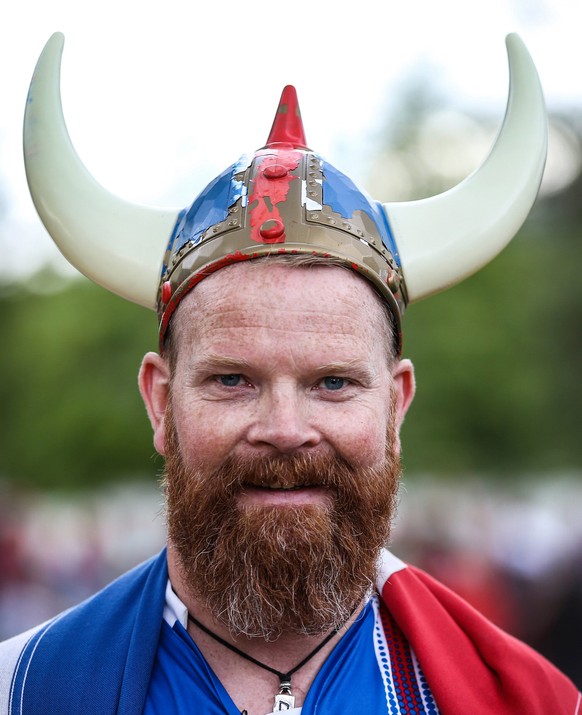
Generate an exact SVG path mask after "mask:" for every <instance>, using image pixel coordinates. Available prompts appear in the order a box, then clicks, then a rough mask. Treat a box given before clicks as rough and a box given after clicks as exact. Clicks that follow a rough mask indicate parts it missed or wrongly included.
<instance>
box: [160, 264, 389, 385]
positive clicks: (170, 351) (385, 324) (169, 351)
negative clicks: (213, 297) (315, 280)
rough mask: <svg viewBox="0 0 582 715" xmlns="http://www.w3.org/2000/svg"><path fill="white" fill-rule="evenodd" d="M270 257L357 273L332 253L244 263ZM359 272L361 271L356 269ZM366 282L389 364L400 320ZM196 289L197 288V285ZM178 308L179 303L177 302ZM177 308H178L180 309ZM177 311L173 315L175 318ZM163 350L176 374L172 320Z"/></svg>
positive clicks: (164, 356) (290, 265) (300, 266)
mask: <svg viewBox="0 0 582 715" xmlns="http://www.w3.org/2000/svg"><path fill="white" fill-rule="evenodd" d="M265 260H267V261H269V263H270V264H279V265H285V266H288V267H289V268H311V267H317V268H325V267H335V268H343V269H344V270H346V271H349V272H350V273H356V272H355V271H354V270H353V269H352V268H350V267H349V266H347V265H346V264H345V262H344V261H342V260H341V259H340V258H335V257H333V256H330V257H327V258H324V257H323V256H314V255H309V254H301V253H295V254H293V253H277V254H275V255H268V256H261V257H260V258H254V259H250V260H248V261H245V263H244V265H245V266H253V265H257V264H258V263H259V262H261V264H262V262H263V261H265ZM356 275H358V274H357V273H356ZM362 280H366V279H365V278H364V277H362ZM366 283H367V284H368V285H369V286H370V288H372V290H373V293H374V297H375V299H376V301H377V303H378V306H379V308H380V310H381V313H382V316H383V320H382V324H381V326H379V327H380V330H381V331H382V332H383V334H384V335H383V338H384V343H385V346H386V356H387V361H388V364H389V365H392V364H393V363H394V361H395V360H396V359H397V358H398V353H399V350H398V345H397V337H398V327H397V321H396V320H395V317H394V313H393V312H392V308H391V307H390V305H389V304H388V302H387V301H386V299H385V298H383V297H382V296H381V295H380V293H379V292H378V291H377V290H376V288H375V287H374V285H373V284H372V283H371V282H370V281H366ZM194 290H195V289H194ZM178 310H179V306H178ZM177 312H178V311H176V313H177ZM176 313H175V314H174V316H173V320H176ZM161 353H162V357H163V358H164V359H165V360H167V361H168V364H169V366H170V372H171V374H172V375H173V374H174V370H175V367H176V361H177V359H178V354H177V353H178V348H177V345H176V340H175V336H174V331H173V330H172V324H171V321H170V325H169V326H168V329H167V331H166V335H165V338H164V343H163V345H162V348H161Z"/></svg>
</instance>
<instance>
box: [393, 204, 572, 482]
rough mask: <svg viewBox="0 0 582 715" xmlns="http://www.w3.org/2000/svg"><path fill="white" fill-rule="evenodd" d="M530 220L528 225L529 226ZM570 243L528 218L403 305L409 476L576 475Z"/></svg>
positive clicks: (567, 235) (568, 232)
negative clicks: (410, 389)
mask: <svg viewBox="0 0 582 715" xmlns="http://www.w3.org/2000/svg"><path fill="white" fill-rule="evenodd" d="M536 222H537V223H536ZM580 266H582V236H581V231H580V229H577V230H576V229H574V228H566V227H563V228H562V229H561V231H560V232H556V231H552V230H551V228H550V227H549V226H547V225H546V224H545V221H544V220H543V216H540V212H539V211H537V212H535V213H534V214H533V216H532V218H531V219H530V220H529V221H528V223H527V225H526V228H525V229H524V230H523V231H522V232H521V233H520V235H519V236H518V237H517V238H516V239H515V240H514V241H513V242H512V244H510V246H509V247H508V248H507V249H506V250H505V251H504V252H503V253H502V254H501V255H500V256H499V257H498V258H497V259H495V260H494V261H493V262H492V263H491V264H490V265H489V266H488V267H487V268H485V269H484V270H482V271H481V272H480V273H478V274H476V275H475V276H473V277H471V278H470V279H468V280H467V281H465V282H464V283H461V284H460V285H458V286H457V287H455V288H453V289H452V290H449V291H447V292H445V293H442V294H440V295H438V296H433V297H432V298H430V299H429V300H427V301H424V302H422V303H419V304H417V305H413V306H411V307H410V308H409V312H408V313H407V314H406V316H405V318H404V321H405V322H404V335H405V351H404V352H405V354H406V355H408V356H410V357H411V358H412V360H413V362H414V364H415V366H416V376H417V387H418V389H417V397H416V400H415V404H414V405H413V407H412V410H411V412H410V414H409V417H408V419H407V422H406V424H405V427H404V435H403V445H404V455H405V465H406V467H407V470H408V472H409V473H411V474H413V473H415V472H419V471H422V472H425V473H426V472H430V473H437V474H443V475H452V476H458V475H462V474H472V473H473V474H474V473H479V474H483V473H488V474H490V475H498V476H501V477H513V476H520V475H525V474H528V475H530V476H531V475H532V474H534V475H535V474H539V473H541V472H546V471H548V470H552V471H555V470H568V469H576V468H577V469H579V468H580V467H581V466H582V441H581V440H580V438H579V424H580V418H581V416H582V381H581V380H580V354H581V353H580V351H581V348H582V331H581V330H580V326H581V325H582V285H581V283H580V277H579V271H580V269H579V267H580Z"/></svg>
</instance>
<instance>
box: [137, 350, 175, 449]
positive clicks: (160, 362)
mask: <svg viewBox="0 0 582 715" xmlns="http://www.w3.org/2000/svg"><path fill="white" fill-rule="evenodd" d="M138 383H139V391H140V392H141V396H142V399H143V401H144V404H145V406H146V410H147V413H148V417H149V418H150V422H151V424H152V428H153V430H154V447H155V448H156V451H157V452H159V453H160V454H162V455H165V453H166V451H165V450H166V440H165V416H166V407H167V406H168V400H169V397H170V368H169V365H168V363H167V362H166V360H164V358H162V357H160V356H159V355H158V354H157V353H147V354H146V355H145V357H144V359H143V360H142V363H141V367H140V369H139V378H138Z"/></svg>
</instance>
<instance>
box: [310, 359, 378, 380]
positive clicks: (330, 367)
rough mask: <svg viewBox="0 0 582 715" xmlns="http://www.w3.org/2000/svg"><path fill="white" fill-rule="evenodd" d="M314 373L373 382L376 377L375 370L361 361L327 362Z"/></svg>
mask: <svg viewBox="0 0 582 715" xmlns="http://www.w3.org/2000/svg"><path fill="white" fill-rule="evenodd" d="M314 372H315V373H316V374H318V375H321V376H324V375H338V376H342V375H346V376H348V377H356V378H358V379H359V380H362V381H370V382H371V381H373V380H374V379H375V378H376V377H377V372H376V370H372V369H371V367H370V366H369V365H367V364H364V363H362V361H361V360H357V359H356V360H345V361H340V362H329V363H326V364H325V365H320V366H319V367H317V368H316V369H315V370H314Z"/></svg>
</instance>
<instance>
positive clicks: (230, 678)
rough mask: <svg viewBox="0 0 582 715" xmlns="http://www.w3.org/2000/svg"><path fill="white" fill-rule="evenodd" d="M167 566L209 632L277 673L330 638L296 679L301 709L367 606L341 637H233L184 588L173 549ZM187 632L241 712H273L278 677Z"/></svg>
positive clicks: (195, 629)
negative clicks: (306, 695) (341, 641)
mask: <svg viewBox="0 0 582 715" xmlns="http://www.w3.org/2000/svg"><path fill="white" fill-rule="evenodd" d="M168 565H169V576H170V581H171V583H172V587H173V589H174V591H175V592H176V594H177V595H178V597H179V598H180V600H181V601H182V602H183V603H184V605H185V606H186V608H187V609H188V612H189V613H190V614H191V615H192V616H194V618H195V619H196V620H197V621H199V622H200V623H201V624H203V625H204V626H205V627H206V628H207V629H210V630H211V631H212V633H213V634H214V635H215V636H218V637H220V638H221V639H223V640H224V641H226V642H227V643H229V644H231V645H233V646H235V647H236V648H238V649H239V650H241V651H243V652H244V653H245V654H246V655H248V656H251V657H252V658H254V659H256V660H258V661H261V662H262V663H264V664H266V665H268V666H270V667H271V668H273V669H275V670H277V671H281V672H283V673H286V672H289V671H290V670H292V669H293V668H295V666H296V665H297V664H298V663H300V662H301V661H302V660H303V659H304V658H305V657H306V656H308V655H309V654H310V653H311V652H312V651H313V650H314V649H315V648H317V646H318V645H319V644H320V643H322V642H323V641H324V640H325V639H326V638H328V637H329V636H330V635H331V637H330V638H329V641H328V642H327V643H325V644H324V645H323V647H322V648H321V650H320V651H318V652H317V653H316V654H315V655H314V656H313V658H311V659H309V661H308V662H307V663H306V664H305V665H304V666H303V667H302V668H300V669H299V670H298V671H297V672H296V673H294V675H293V679H292V680H293V693H294V695H295V698H296V702H295V705H296V706H300V705H301V704H302V702H303V698H304V696H305V694H306V693H307V690H308V689H309V686H310V685H311V683H312V681H313V679H314V678H315V676H316V674H317V672H318V671H319V669H320V668H321V666H322V665H323V663H324V662H325V660H326V658H327V656H328V655H329V654H330V653H331V651H332V650H333V648H334V647H335V645H336V644H337V643H338V641H339V640H340V639H341V637H342V636H343V635H344V633H345V632H346V631H347V630H348V629H349V627H350V626H351V625H352V623H353V622H354V620H355V619H356V618H357V617H358V615H359V614H360V613H361V611H362V609H363V606H364V601H362V603H360V604H358V606H357V607H356V609H355V610H354V612H353V614H352V616H351V617H350V619H349V620H348V621H347V622H346V623H345V624H344V625H343V626H342V627H341V628H340V629H339V630H338V631H337V633H331V634H330V632H327V633H322V634H318V635H313V636H308V635H302V634H298V633H295V632H293V631H283V632H282V634H281V635H280V637H279V638H277V640H275V641H269V640H266V639H264V638H260V637H248V636H244V635H239V636H233V635H232V634H231V633H230V631H229V629H228V627H227V626H226V625H225V624H223V623H220V622H218V621H216V620H215V618H214V616H213V614H212V612H211V611H210V609H208V608H207V607H206V606H204V605H203V604H202V603H201V602H200V599H198V598H197V597H196V595H195V594H194V593H192V590H191V589H190V588H189V587H188V585H187V584H186V583H185V580H184V578H183V575H182V572H181V569H180V566H179V563H178V560H177V559H176V556H175V553H174V552H173V551H172V549H171V547H169V549H168ZM188 632H189V634H190V636H191V637H192V639H193V640H194V642H195V643H196V645H197V646H198V648H199V649H200V651H201V653H202V654H203V656H204V658H205V659H206V661H207V662H208V664H209V666H210V667H211V668H212V670H213V671H214V672H215V674H216V676H217V677H218V678H219V680H220V681H221V682H222V684H223V685H224V687H225V688H226V690H227V691H228V692H229V694H230V695H231V697H232V699H233V700H234V702H235V704H236V705H237V707H239V709H240V710H243V709H245V710H247V711H248V713H249V715H253V713H255V712H256V713H258V714H259V715H264V713H266V712H270V711H271V710H272V708H273V693H274V692H276V691H277V689H278V687H279V684H280V683H279V678H278V677H277V676H276V675H273V674H272V673H270V672H267V671H265V670H263V669H262V668H260V667H258V666H256V665H255V664H253V663H252V662H249V661H248V660H246V659H244V658H242V657H241V656H240V655H238V654H237V653H235V652H232V651H231V650H229V649H228V648H226V647H225V646H224V645H223V644H221V643H219V642H217V640H216V639H215V638H213V637H212V636H210V635H208V634H207V633H205V632H204V631H203V630H201V629H200V628H198V627H196V625H194V624H193V623H191V622H190V623H188ZM253 703H255V705H253Z"/></svg>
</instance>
